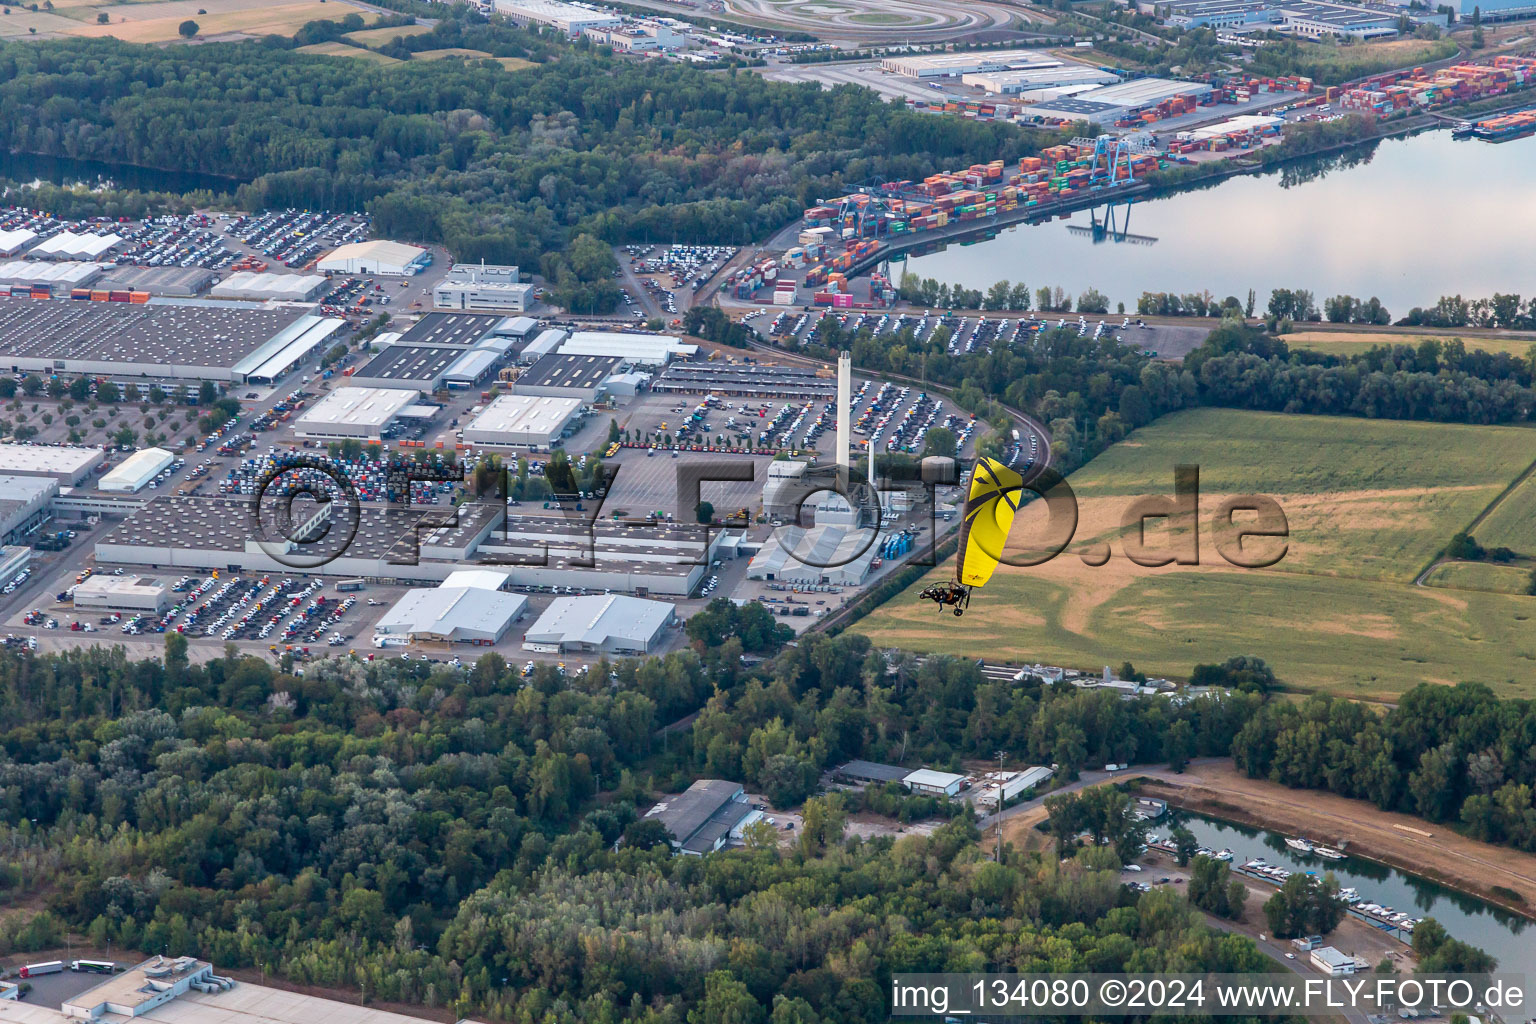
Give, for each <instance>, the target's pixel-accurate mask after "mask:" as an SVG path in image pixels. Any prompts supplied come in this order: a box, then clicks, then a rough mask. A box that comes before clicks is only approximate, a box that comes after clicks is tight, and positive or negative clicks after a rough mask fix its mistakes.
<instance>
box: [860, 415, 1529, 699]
mask: <svg viewBox="0 0 1536 1024" xmlns="http://www.w3.org/2000/svg"><path fill="white" fill-rule="evenodd" d="M1529 437H1530V435H1529V434H1528V433H1526V432H1525V431H1524V429H1523V428H1513V427H1510V428H1482V427H1466V426H1448V425H1444V424H1430V423H1407V422H1386V421H1372V420H1357V419H1345V418H1327V417H1311V416H1281V415H1270V414H1260V413H1246V412H1234V411H1225V410H1196V411H1193V412H1189V413H1183V414H1179V415H1176V416H1171V417H1166V418H1164V419H1163V420H1160V421H1159V422H1158V423H1156V424H1154V425H1153V426H1152V427H1150V428H1145V429H1143V430H1140V431H1138V432H1136V433H1135V434H1134V435H1132V437H1131V438H1130V439H1129V440H1128V441H1127V442H1125V443H1123V444H1120V445H1116V446H1115V447H1114V448H1112V449H1110V450H1109V451H1108V452H1105V453H1104V454H1103V455H1101V456H1099V457H1098V458H1097V459H1095V460H1094V461H1093V462H1091V463H1090V464H1089V465H1087V466H1085V467H1084V468H1083V469H1081V470H1079V471H1078V472H1077V473H1075V474H1074V475H1073V476H1072V478H1071V481H1070V483H1071V484H1072V486H1073V488H1074V490H1075V491H1076V493H1077V495H1078V499H1079V521H1078V528H1077V532H1076V540H1075V541H1074V543H1073V545H1072V546H1071V547H1070V548H1069V549H1068V551H1067V552H1065V553H1064V554H1063V555H1061V556H1059V557H1057V558H1055V559H1053V560H1051V561H1050V562H1047V563H1046V564H1044V565H1039V566H1035V567H1030V568H1024V567H1013V566H1006V565H1005V566H1002V567H1000V568H999V570H998V572H997V575H996V576H995V577H994V578H993V580H992V582H991V583H990V584H989V585H988V586H987V587H986V589H985V590H983V591H980V592H978V593H977V594H976V595H975V596H974V597H973V598H972V602H971V609H970V611H969V612H968V613H967V614H966V616H965V617H964V618H961V619H958V620H956V619H953V618H952V617H950V616H947V615H946V616H938V615H936V614H934V613H933V611H932V608H931V606H929V605H927V604H922V603H920V602H918V601H917V600H916V597H915V591H916V589H919V588H921V587H922V586H924V585H926V584H927V583H929V582H932V581H934V580H935V579H938V578H941V577H948V576H950V575H951V574H952V573H953V571H954V570H953V565H952V564H946V565H945V566H942V567H940V568H938V569H936V570H935V571H934V572H932V573H929V574H928V576H927V577H925V578H924V579H923V580H921V581H919V582H918V583H917V584H915V585H914V588H913V590H912V591H910V592H908V593H906V594H903V595H900V596H898V597H896V598H894V599H892V600H891V601H890V602H888V603H887V604H885V605H884V606H882V607H881V608H879V609H877V610H876V611H875V612H874V613H872V614H871V615H870V616H869V617H868V618H866V619H864V620H862V621H861V622H859V623H858V624H857V625H856V626H855V627H854V628H855V629H857V630H859V631H861V632H864V633H867V634H869V635H870V636H871V637H872V638H873V639H874V640H875V642H876V643H879V644H882V645H888V646H896V647H905V648H910V649H915V650H923V651H933V652H938V653H949V654H961V655H971V656H974V655H975V653H976V652H978V651H981V650H987V651H989V652H992V653H991V654H990V655H989V656H990V657H995V658H997V659H999V660H1009V661H1014V662H1033V661H1046V662H1049V663H1052V664H1061V665H1068V666H1073V667H1080V668H1095V669H1096V668H1097V667H1098V666H1102V665H1105V664H1119V663H1120V662H1122V661H1124V660H1126V659H1127V658H1130V659H1131V660H1133V661H1134V662H1136V664H1137V666H1138V667H1139V668H1141V669H1143V670H1144V671H1149V672H1154V673H1158V674H1165V675H1171V676H1174V677H1183V676H1186V675H1187V674H1188V673H1189V671H1190V669H1191V668H1192V667H1193V666H1194V665H1195V664H1197V663H1200V662H1212V661H1220V660H1222V659H1224V658H1226V657H1229V656H1231V655H1234V654H1244V653H1247V654H1256V655H1258V656H1259V657H1262V658H1264V659H1265V660H1266V661H1268V662H1270V664H1271V665H1273V666H1274V667H1275V670H1276V672H1277V673H1278V674H1279V675H1280V676H1281V678H1282V679H1284V680H1285V681H1286V683H1287V684H1288V685H1289V686H1291V687H1293V688H1296V689H1300V690H1321V691H1328V692H1335V693H1340V694H1344V695H1348V696H1351V697H1357V698H1363V699H1391V698H1392V697H1393V696H1395V695H1397V694H1400V693H1402V692H1403V691H1405V690H1407V689H1410V688H1411V687H1412V686H1414V685H1417V684H1418V683H1420V682H1437V683H1452V682H1461V681H1467V680H1475V681H1481V682H1485V683H1488V684H1489V685H1490V686H1493V687H1494V688H1495V689H1497V690H1499V691H1500V692H1503V693H1506V694H1510V695H1515V694H1525V695H1529V692H1530V684H1529V682H1528V679H1529V675H1530V673H1529V669H1530V668H1531V667H1532V665H1531V663H1532V662H1536V634H1533V633H1532V631H1531V629H1530V628H1529V620H1530V618H1531V617H1532V616H1533V615H1536V599H1529V598H1524V597H1516V596H1511V595H1507V594H1502V593H1480V592H1476V591H1472V590H1468V591H1448V590H1440V589H1434V588H1425V587H1415V586H1413V585H1412V583H1413V580H1414V578H1415V577H1416V576H1417V575H1418V574H1419V573H1420V572H1421V571H1422V570H1423V569H1424V567H1425V566H1427V565H1428V564H1429V563H1430V562H1431V561H1432V560H1433V558H1434V557H1435V554H1436V553H1437V552H1438V551H1439V550H1440V549H1441V548H1442V547H1443V546H1444V544H1445V542H1446V541H1447V540H1448V539H1449V538H1450V536H1451V535H1452V534H1453V533H1455V532H1456V531H1458V530H1463V529H1466V528H1467V526H1468V525H1469V524H1470V523H1471V522H1472V521H1473V520H1474V519H1475V518H1476V517H1477V515H1478V514H1479V513H1480V512H1481V511H1482V510H1483V509H1484V508H1486V507H1487V506H1488V504H1489V503H1490V502H1491V501H1493V500H1494V498H1496V497H1497V496H1498V495H1499V494H1500V493H1501V492H1502V491H1504V489H1505V488H1506V487H1508V485H1509V483H1510V481H1512V480H1514V479H1515V478H1516V477H1518V476H1519V474H1520V473H1521V472H1523V471H1524V470H1525V468H1526V466H1527V465H1528V461H1529V456H1528V454H1527V451H1528V448H1529V444H1528V439H1529ZM1176 464H1193V465H1197V466H1199V467H1200V508H1201V512H1202V522H1201V527H1200V538H1199V547H1198V553H1199V564H1198V565H1185V566H1180V565H1177V564H1170V565H1165V566H1161V567H1157V568H1148V567H1144V566H1141V565H1138V564H1135V563H1133V562H1131V561H1130V560H1129V559H1128V558H1127V557H1125V556H1124V553H1123V551H1124V545H1123V540H1122V538H1121V519H1122V517H1123V515H1124V513H1125V510H1126V509H1127V508H1128V507H1129V506H1130V505H1131V503H1132V501H1133V500H1135V499H1136V498H1138V497H1140V496H1145V495H1165V494H1169V493H1171V491H1172V481H1173V467H1174V466H1175V465H1176ZM1251 493H1256V494H1264V495H1269V496H1271V497H1273V498H1274V499H1275V500H1276V501H1277V502H1278V503H1279V504H1280V506H1281V508H1282V509H1283V511H1284V513H1285V516H1286V518H1287V520H1288V523H1289V537H1288V539H1287V540H1286V542H1285V543H1286V547H1285V549H1284V557H1283V558H1282V559H1281V560H1280V561H1279V562H1277V563H1276V564H1274V565H1273V566H1272V567H1271V568H1265V569H1242V568H1238V567H1236V566H1233V565H1231V564H1229V563H1228V562H1227V561H1226V560H1225V559H1223V558H1222V556H1221V555H1220V554H1219V553H1218V551H1217V550H1216V546H1215V538H1214V536H1213V531H1212V529H1211V526H1210V523H1211V518H1212V516H1213V515H1214V512H1215V510H1216V508H1217V506H1218V504H1219V503H1220V501H1221V500H1222V498H1223V497H1224V496H1227V495H1234V494H1251ZM1044 522H1045V514H1044V505H1043V503H1037V504H1035V505H1031V506H1029V507H1028V508H1026V509H1025V510H1024V511H1023V512H1021V513H1020V515H1019V517H1018V520H1017V522H1015V524H1014V528H1013V533H1012V537H1011V539H1010V544H1009V551H1010V552H1013V551H1018V550H1022V548H1023V546H1024V545H1025V543H1027V541H1028V540H1029V539H1030V538H1033V537H1041V536H1044V535H1045V530H1044V526H1043V524H1044ZM1153 522H1154V523H1156V522H1157V521H1153ZM1147 534H1148V538H1149V541H1150V542H1151V544H1152V545H1153V546H1154V548H1164V547H1165V546H1171V544H1172V543H1173V542H1175V541H1178V540H1180V539H1184V538H1187V537H1188V531H1187V529H1183V530H1170V529H1168V528H1166V527H1162V526H1158V527H1156V528H1153V527H1152V526H1151V525H1149V528H1148V531H1147ZM1263 543H1266V544H1276V543H1277V542H1275V541H1272V540H1266V541H1263ZM1104 545H1108V546H1109V547H1110V548H1111V550H1112V551H1113V557H1111V558H1110V560H1109V561H1108V563H1106V564H1104V565H1102V566H1099V567H1091V566H1089V565H1087V564H1085V563H1084V561H1083V560H1082V558H1081V557H1080V555H1081V553H1082V552H1083V551H1084V550H1086V549H1088V548H1090V547H1093V546H1099V547H1103V546H1104Z"/></svg>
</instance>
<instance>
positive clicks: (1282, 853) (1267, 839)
mask: <svg viewBox="0 0 1536 1024" xmlns="http://www.w3.org/2000/svg"><path fill="white" fill-rule="evenodd" d="M1169 814H1170V817H1168V818H1164V819H1163V820H1161V821H1159V822H1157V823H1156V824H1155V825H1153V827H1152V830H1151V831H1152V833H1153V834H1155V835H1160V836H1164V837H1166V836H1167V835H1168V833H1169V832H1171V831H1172V830H1173V828H1174V826H1175V825H1179V824H1182V825H1184V826H1185V827H1186V828H1188V829H1189V830H1190V831H1191V832H1193V833H1194V834H1195V838H1196V839H1198V840H1199V842H1200V845H1201V846H1208V847H1210V848H1211V849H1212V850H1221V849H1224V848H1230V849H1231V850H1232V853H1233V856H1232V866H1233V867H1234V868H1235V867H1237V866H1239V865H1241V864H1243V863H1244V862H1246V861H1250V860H1253V859H1254V858H1255V857H1262V858H1264V860H1266V861H1268V862H1269V863H1270V864H1276V865H1281V866H1283V867H1287V868H1289V869H1291V870H1293V871H1313V872H1316V873H1317V874H1319V875H1321V874H1324V873H1326V872H1330V871H1331V872H1332V873H1333V875H1334V877H1335V878H1337V879H1338V881H1339V886H1340V887H1341V888H1351V889H1356V890H1358V891H1359V893H1360V895H1361V896H1363V897H1364V898H1365V899H1367V900H1369V901H1370V902H1372V903H1380V904H1383V905H1385V906H1390V907H1394V908H1396V909H1397V910H1400V911H1402V912H1404V913H1406V914H1411V915H1413V916H1414V917H1433V918H1434V919H1435V920H1436V921H1439V922H1440V923H1441V924H1443V925H1445V927H1446V929H1447V930H1449V931H1450V933H1451V935H1453V936H1455V937H1456V938H1458V939H1461V940H1462V941H1463V942H1470V943H1471V944H1472V945H1474V946H1477V947H1479V948H1481V949H1484V950H1486V951H1488V952H1489V953H1492V954H1493V955H1494V956H1496V957H1498V960H1499V966H1500V967H1501V968H1503V969H1505V970H1514V971H1518V970H1524V969H1526V968H1527V967H1529V966H1530V965H1532V964H1536V922H1531V921H1528V920H1526V919H1525V918H1523V917H1520V916H1519V915H1517V914H1511V913H1509V912H1507V911H1504V910H1501V909H1499V908H1497V907H1494V906H1491V905H1489V904H1487V903H1484V902H1483V901H1482V900H1479V899H1476V898H1474V897H1472V896H1467V895H1465V894H1463V893H1459V892H1456V891H1455V890H1454V889H1448V888H1446V887H1445V886H1443V885H1440V884H1438V883H1435V882H1430V881H1426V880H1424V879H1422V878H1416V877H1414V876H1413V875H1409V874H1406V873H1404V872H1401V871H1398V870H1397V869H1395V868H1389V867H1387V866H1385V865H1383V864H1378V863H1376V862H1375V861H1369V860H1365V859H1363V858H1360V857H1345V858H1344V859H1343V860H1340V861H1326V860H1323V859H1322V858H1320V857H1311V856H1307V855H1306V854H1302V853H1299V852H1298V851H1296V850H1292V849H1291V848H1290V847H1289V846H1286V845H1285V837H1284V836H1282V835H1279V834H1277V833H1273V832H1265V831H1262V830H1259V829H1253V828H1248V827H1247V826H1244V825H1234V824H1232V823H1230V822H1226V821H1220V820H1218V819H1215V818H1208V817H1206V816H1204V815H1200V814H1192V813H1189V812H1186V811H1177V810H1170V812H1169ZM1312 838H1318V837H1312ZM1249 911H1250V913H1261V911H1260V910H1259V907H1258V906H1250V907H1249Z"/></svg>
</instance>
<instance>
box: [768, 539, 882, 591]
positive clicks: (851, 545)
mask: <svg viewBox="0 0 1536 1024" xmlns="http://www.w3.org/2000/svg"><path fill="white" fill-rule="evenodd" d="M879 553H880V541H879V535H878V534H877V532H876V531H875V530H872V529H863V528H853V527H849V526H840V525H830V524H829V525H820V526H813V527H811V528H809V529H807V528H805V527H803V526H781V527H779V528H778V529H776V530H774V531H773V533H772V535H771V536H769V538H768V540H767V541H766V542H764V544H763V546H762V548H761V549H760V550H759V551H758V553H757V554H756V555H754V556H753V557H752V562H751V564H749V565H748V566H747V579H749V580H776V581H779V582H790V583H831V584H835V585H839V586H847V587H856V586H859V585H860V584H862V583H863V582H864V581H865V580H866V579H868V578H869V570H870V568H871V566H872V565H873V563H874V560H875V556H876V555H878V554H879Z"/></svg>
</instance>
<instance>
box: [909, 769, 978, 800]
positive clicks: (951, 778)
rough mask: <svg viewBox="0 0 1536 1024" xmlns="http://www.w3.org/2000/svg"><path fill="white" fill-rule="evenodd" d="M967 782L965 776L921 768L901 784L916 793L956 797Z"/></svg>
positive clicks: (910, 774)
mask: <svg viewBox="0 0 1536 1024" xmlns="http://www.w3.org/2000/svg"><path fill="white" fill-rule="evenodd" d="M965 781H966V777H965V776H964V775H956V774H954V773H953V772H940V771H934V770H933V769H932V768H919V769H918V770H917V771H915V772H911V773H909V774H908V775H907V776H906V777H905V778H903V779H902V780H901V784H902V785H903V786H906V787H907V788H908V789H910V790H911V791H912V792H914V793H926V794H928V795H929V796H956V795H958V794H959V792H960V791H961V790H962V789H964V788H965Z"/></svg>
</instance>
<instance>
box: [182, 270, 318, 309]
mask: <svg viewBox="0 0 1536 1024" xmlns="http://www.w3.org/2000/svg"><path fill="white" fill-rule="evenodd" d="M330 288H331V279H330V278H328V277H326V276H325V275H324V274H271V273H257V272H255V271H241V272H240V273H237V274H231V275H230V276H229V277H227V278H225V279H224V280H222V281H220V282H219V283H218V284H216V285H214V286H213V290H212V291H211V292H210V293H209V294H211V295H212V296H213V297H214V298H216V299H245V300H247V301H251V302H270V301H278V302H314V301H315V300H317V299H319V298H320V296H322V295H324V294H325V293H326V292H328V291H330Z"/></svg>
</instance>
